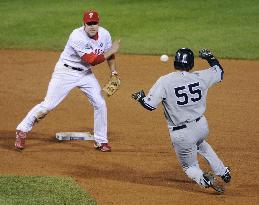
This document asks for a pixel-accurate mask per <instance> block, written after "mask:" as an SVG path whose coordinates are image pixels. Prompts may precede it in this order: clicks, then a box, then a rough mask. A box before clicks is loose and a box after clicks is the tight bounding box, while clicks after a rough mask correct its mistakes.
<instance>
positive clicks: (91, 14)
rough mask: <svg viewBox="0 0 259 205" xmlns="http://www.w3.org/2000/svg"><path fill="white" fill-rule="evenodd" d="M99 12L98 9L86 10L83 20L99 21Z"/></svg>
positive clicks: (87, 21) (85, 21)
mask: <svg viewBox="0 0 259 205" xmlns="http://www.w3.org/2000/svg"><path fill="white" fill-rule="evenodd" d="M99 19H100V18H99V14H98V13H97V11H93V10H89V11H85V12H84V17H83V22H84V23H89V22H98V23H99Z"/></svg>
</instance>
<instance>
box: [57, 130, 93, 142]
mask: <svg viewBox="0 0 259 205" xmlns="http://www.w3.org/2000/svg"><path fill="white" fill-rule="evenodd" d="M56 138H57V139H58V140H61V141H63V140H94V136H93V135H92V134H91V133H90V132H58V133H56Z"/></svg>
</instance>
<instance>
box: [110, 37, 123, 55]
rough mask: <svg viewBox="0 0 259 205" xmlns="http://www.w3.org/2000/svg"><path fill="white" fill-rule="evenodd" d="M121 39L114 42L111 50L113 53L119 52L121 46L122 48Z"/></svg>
mask: <svg viewBox="0 0 259 205" xmlns="http://www.w3.org/2000/svg"><path fill="white" fill-rule="evenodd" d="M120 41H121V40H120V39H119V40H116V41H114V42H113V43H112V48H111V50H112V51H113V53H117V52H118V50H119V48H120Z"/></svg>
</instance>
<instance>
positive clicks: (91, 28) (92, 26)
mask: <svg viewBox="0 0 259 205" xmlns="http://www.w3.org/2000/svg"><path fill="white" fill-rule="evenodd" d="M98 27H99V24H98V22H89V23H85V32H86V33H87V35H88V36H90V37H93V36H95V35H96V33H97V32H98Z"/></svg>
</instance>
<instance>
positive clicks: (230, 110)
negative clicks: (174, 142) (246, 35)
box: [0, 50, 259, 205]
mask: <svg viewBox="0 0 259 205" xmlns="http://www.w3.org/2000/svg"><path fill="white" fill-rule="evenodd" d="M59 55H60V53H58V52H45V51H15V50H0V56H1V58H0V66H1V69H0V73H1V75H0V87H1V90H0V109H1V115H0V122H1V126H0V155H1V163H0V173H1V174H2V175H5V174H8V175H9V174H14V175H43V176H44V175H50V176H51V175H52V176H58V175H62V176H72V177H73V178H74V179H75V180H76V181H77V182H78V183H79V184H80V185H81V186H82V187H83V188H84V189H85V190H86V191H88V192H89V193H90V194H91V195H92V196H93V197H94V198H96V200H97V201H98V202H99V203H100V204H102V205H110V204H114V205H115V204H116V205H120V204H121V205H136V204H143V205H151V204H152V205H157V204H161V205H162V204H165V205H167V204H192V205H196V204H197V205H202V204H215V205H219V204H235V205H239V204H240V205H241V204H258V203H259V177H258V170H259V167H258V164H259V155H258V150H259V145H258V141H259V138H258V135H259V120H258V113H259V112H258V111H259V109H258V102H259V61H248V60H246V61H244V60H220V62H221V64H222V66H223V67H224V69H225V78H224V81H223V82H222V83H220V84H218V85H216V86H214V87H213V88H211V89H210V91H209V94H208V100H207V111H206V113H205V115H206V117H207V119H208V122H209V127H210V134H209V138H208V142H209V143H210V144H211V145H212V147H213V148H214V150H215V151H216V152H217V154H218V155H219V157H220V158H221V159H222V160H223V161H224V163H225V164H226V165H229V166H230V167H231V169H232V177H233V180H232V181H231V183H230V184H227V185H226V191H225V193H224V195H218V194H216V193H215V192H214V191H213V190H212V189H211V190H210V189H202V188H200V187H199V186H198V185H197V184H195V183H194V182H192V181H191V180H189V179H188V178H187V177H186V176H185V174H184V173H183V171H182V169H181V167H180V166H179V164H178V162H177V159H176V156H175V152H174V150H173V148H172V146H171V142H170V138H169V133H168V130H167V126H166V121H165V119H164V116H163V110H162V107H161V106H160V107H159V108H158V109H157V110H155V111H153V112H149V111H147V110H145V109H143V108H142V107H141V106H140V105H139V104H137V103H136V102H135V101H133V100H132V99H131V93H133V92H134V91H138V90H140V89H144V90H145V91H146V92H147V91H148V90H149V89H150V87H151V86H152V85H153V84H154V82H155V81H156V80H157V79H158V78H159V77H160V76H161V75H165V74H167V73H169V72H172V59H170V60H169V61H168V62H167V63H162V62H160V60H159V56H137V55H118V56H117V62H118V63H117V64H118V71H119V74H120V78H121V82H122V85H121V89H120V90H119V91H118V92H117V93H116V94H115V95H114V96H113V97H111V98H106V103H107V107H108V121H109V127H108V131H109V140H110V144H111V146H112V148H113V150H112V152H111V153H101V152H98V151H96V150H94V149H93V143H92V142H89V141H87V142H83V141H69V142H57V141H56V140H55V133H56V132H65V131H67V132H69V131H92V127H93V109H92V107H91V105H90V103H89V102H88V100H87V98H86V97H85V96H84V95H83V94H82V93H81V92H80V90H77V89H75V90H73V91H72V92H71V93H70V94H69V95H68V96H67V98H65V100H64V101H63V102H62V103H61V104H60V105H59V106H58V107H57V108H56V109H55V110H54V111H52V112H51V113H49V114H48V116H47V117H46V118H45V119H44V120H43V121H42V122H40V123H39V124H38V125H36V126H35V127H34V129H33V130H32V132H31V133H29V135H28V138H27V141H26V143H27V146H26V149H25V150H24V151H22V152H18V151H16V150H15V149H14V140H15V128H16V126H17V124H18V123H19V122H20V121H21V120H22V118H23V117H25V115H26V114H27V112H28V111H29V110H30V109H31V108H32V107H33V106H34V105H36V104H37V103H39V102H41V100H42V99H43V98H44V97H45V94H46V91H47V86H48V82H49V80H50V78H51V74H52V72H53V68H54V65H55V63H56V61H57V60H58V57H59ZM207 66H208V65H207V63H206V62H204V61H201V60H199V59H196V65H195V69H197V68H206V67H207ZM93 71H94V73H95V75H96V77H97V78H98V79H99V82H100V84H101V85H104V84H105V83H106V82H107V81H108V78H109V71H108V67H107V65H105V64H102V65H98V66H96V67H95V68H94V69H93ZM200 162H201V167H202V168H203V169H204V170H206V171H208V170H209V167H208V165H207V164H206V163H205V162H204V160H203V159H201V158H200Z"/></svg>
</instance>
